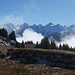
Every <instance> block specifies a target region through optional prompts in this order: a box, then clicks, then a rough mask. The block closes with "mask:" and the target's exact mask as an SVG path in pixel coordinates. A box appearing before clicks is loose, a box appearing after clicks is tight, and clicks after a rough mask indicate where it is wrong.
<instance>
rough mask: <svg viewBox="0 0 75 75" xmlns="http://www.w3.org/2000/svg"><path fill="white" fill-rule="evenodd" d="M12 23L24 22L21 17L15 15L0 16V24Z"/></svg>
mask: <svg viewBox="0 0 75 75" xmlns="http://www.w3.org/2000/svg"><path fill="white" fill-rule="evenodd" d="M5 23H13V24H22V23H24V19H23V17H20V16H15V15H6V16H2V17H0V24H5Z"/></svg>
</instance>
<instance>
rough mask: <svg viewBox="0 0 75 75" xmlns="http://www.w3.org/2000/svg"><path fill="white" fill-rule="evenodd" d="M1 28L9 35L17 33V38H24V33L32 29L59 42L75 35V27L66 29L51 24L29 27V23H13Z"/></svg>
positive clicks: (0, 26)
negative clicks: (13, 32)
mask: <svg viewBox="0 0 75 75" xmlns="http://www.w3.org/2000/svg"><path fill="white" fill-rule="evenodd" d="M0 28H5V29H6V30H7V31H8V33H10V32H12V31H15V33H16V36H17V37H18V36H22V34H23V32H24V31H25V30H26V29H28V28H31V29H32V30H34V31H35V32H37V33H41V34H42V35H43V36H45V37H48V38H50V39H54V40H57V41H60V40H61V38H62V37H65V36H68V35H71V34H75V25H71V26H69V27H66V26H62V25H60V24H57V25H54V24H53V23H51V22H50V23H48V24H47V25H45V26H43V25H41V24H39V25H36V24H34V25H29V24H27V23H24V24H22V25H14V24H12V23H7V24H3V25H0Z"/></svg>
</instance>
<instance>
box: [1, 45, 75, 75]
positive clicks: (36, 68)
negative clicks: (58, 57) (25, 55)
mask: <svg viewBox="0 0 75 75" xmlns="http://www.w3.org/2000/svg"><path fill="white" fill-rule="evenodd" d="M9 48H12V47H7V46H0V50H1V51H2V52H3V53H6V52H7V49H9ZM15 49H16V48H15ZM24 50H25V49H24ZM26 50H30V49H26ZM34 50H41V51H49V52H57V53H60V52H61V53H65V54H67V53H68V54H75V52H69V51H63V50H46V49H45V50H44V49H34ZM0 75H75V70H68V69H61V68H53V67H49V66H45V65H44V64H20V63H18V62H14V61H10V60H6V59H2V60H1V59H0Z"/></svg>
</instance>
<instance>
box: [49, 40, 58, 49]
mask: <svg viewBox="0 0 75 75" xmlns="http://www.w3.org/2000/svg"><path fill="white" fill-rule="evenodd" d="M50 48H51V49H57V48H58V47H57V46H56V44H55V42H54V41H51V44H50Z"/></svg>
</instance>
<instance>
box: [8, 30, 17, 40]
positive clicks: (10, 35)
mask: <svg viewBox="0 0 75 75" xmlns="http://www.w3.org/2000/svg"><path fill="white" fill-rule="evenodd" d="M9 39H11V40H14V41H16V36H15V32H14V31H12V32H11V33H10V34H9Z"/></svg>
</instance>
